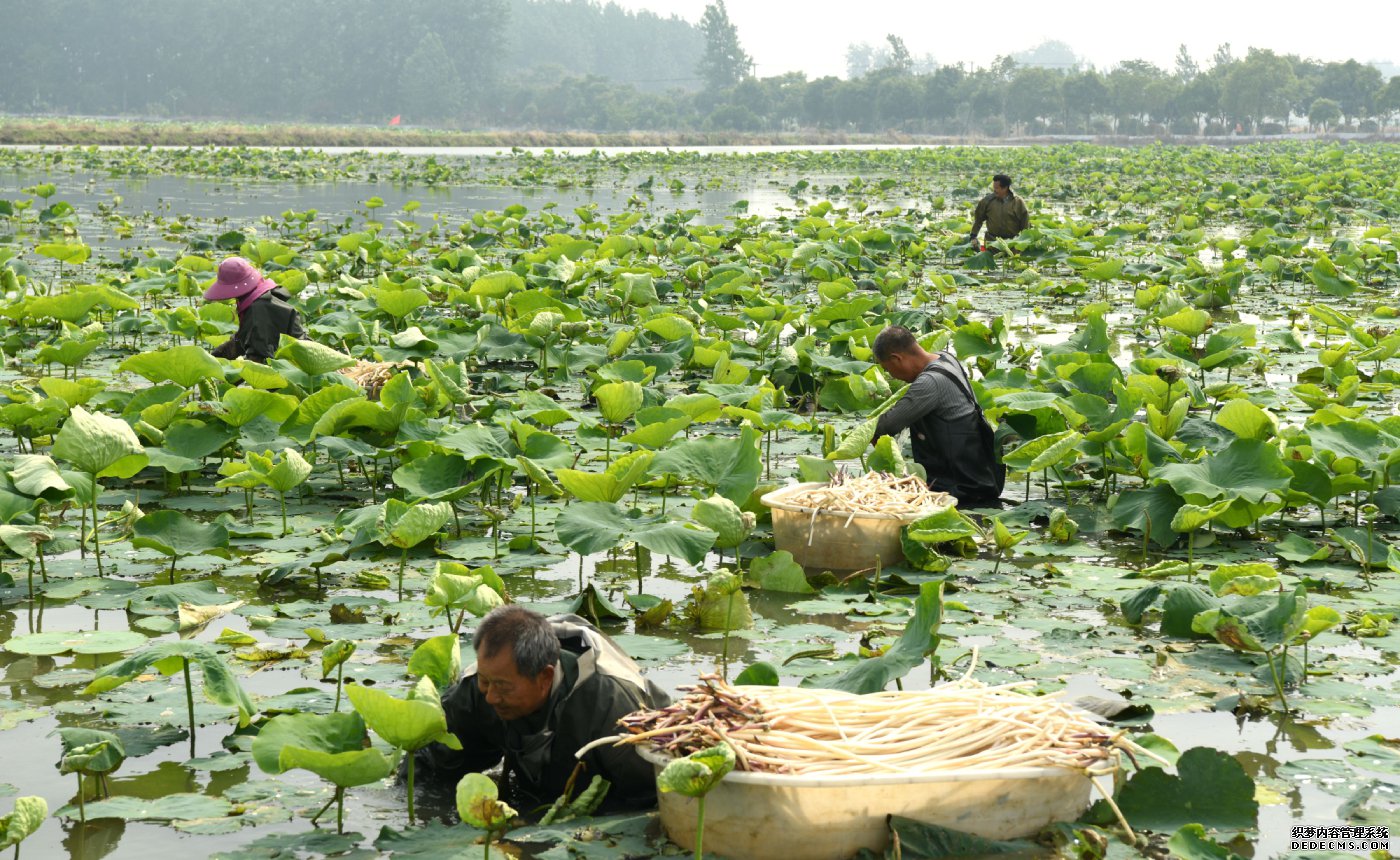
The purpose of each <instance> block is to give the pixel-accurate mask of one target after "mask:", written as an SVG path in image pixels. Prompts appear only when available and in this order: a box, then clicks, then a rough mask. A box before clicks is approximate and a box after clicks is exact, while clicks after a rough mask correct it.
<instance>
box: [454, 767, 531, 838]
mask: <svg viewBox="0 0 1400 860" xmlns="http://www.w3.org/2000/svg"><path fill="white" fill-rule="evenodd" d="M456 796H457V814H458V815H460V816H461V817H462V821H464V822H466V823H467V824H470V825H471V826H472V827H480V828H481V829H483V830H500V829H501V828H503V827H504V826H505V825H506V823H507V822H509V821H510V820H511V819H512V818H514V817H515V816H516V815H517V813H516V811H515V810H514V809H511V808H510V807H509V806H507V805H506V804H504V803H501V802H500V801H499V800H497V798H498V797H499V796H500V795H499V793H498V789H497V788H496V783H495V781H493V780H492V779H491V777H489V776H487V775H486V774H484V773H469V774H467V775H466V776H464V777H462V779H461V780H460V781H459V782H458V783H457V795H456Z"/></svg>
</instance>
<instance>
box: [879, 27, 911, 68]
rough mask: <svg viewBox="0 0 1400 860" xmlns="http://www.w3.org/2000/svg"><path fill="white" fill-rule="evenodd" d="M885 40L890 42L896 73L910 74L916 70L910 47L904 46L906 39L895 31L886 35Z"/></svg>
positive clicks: (892, 66) (890, 66)
mask: <svg viewBox="0 0 1400 860" xmlns="http://www.w3.org/2000/svg"><path fill="white" fill-rule="evenodd" d="M885 41H886V42H889V43H890V64H889V68H890V69H893V70H894V72H895V74H899V75H908V74H912V73H913V71H914V58H913V57H911V56H909V49H908V48H906V47H904V40H903V39H901V38H899V37H898V36H896V35H895V34H893V33H890V34H889V35H888V36H886V37H885Z"/></svg>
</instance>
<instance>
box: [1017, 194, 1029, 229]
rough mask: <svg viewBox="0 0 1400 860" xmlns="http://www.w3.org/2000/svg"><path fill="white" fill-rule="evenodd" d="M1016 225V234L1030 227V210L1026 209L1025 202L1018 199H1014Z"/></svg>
mask: <svg viewBox="0 0 1400 860" xmlns="http://www.w3.org/2000/svg"><path fill="white" fill-rule="evenodd" d="M1016 223H1017V227H1016V232H1017V233H1019V232H1021V231H1022V230H1024V229H1026V228H1027V227H1029V226H1031V213H1030V210H1028V209H1027V208H1026V201H1024V200H1022V199H1021V198H1020V197H1017V198H1016Z"/></svg>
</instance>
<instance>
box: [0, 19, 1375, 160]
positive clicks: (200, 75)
mask: <svg viewBox="0 0 1400 860" xmlns="http://www.w3.org/2000/svg"><path fill="white" fill-rule="evenodd" d="M385 8H386V7H384V6H383V4H380V3H374V2H370V0H241V2H239V3H227V2H223V0H182V2H181V3H178V4H177V3H170V2H164V0H124V2H122V3H120V4H118V3H110V2H107V0H0V13H3V18H4V20H5V21H6V27H4V28H0V111H6V112H12V113H55V114H71V115H98V116H140V117H153V116H154V117H164V116H169V117H178V118H191V119H220V120H240V121H247V122H258V121H304V122H349V123H371V124H382V123H384V122H386V121H387V120H388V118H389V117H392V116H401V117H402V119H403V122H404V123H405V124H409V125H419V126H435V127H442V128H455V129H515V128H519V129H541V130H550V131H562V130H585V131H599V132H618V131H629V130H641V131H697V130H698V131H707V130H713V131H742V132H775V131H798V130H805V129H812V130H822V131H838V132H874V133H880V132H891V131H893V132H902V133H909V134H946V135H958V136H968V135H977V136H987V137H998V136H1005V135H1027V134H1065V135H1079V134H1123V135H1129V134H1163V133H1172V134H1229V133H1232V132H1236V131H1240V132H1247V133H1277V132H1280V131H1283V130H1285V129H1286V128H1288V127H1289V126H1290V125H1291V126H1293V127H1297V126H1299V125H1306V126H1308V127H1311V128H1314V129H1318V130H1338V129H1346V130H1354V131H1361V132H1366V131H1375V130H1377V129H1378V128H1381V127H1383V126H1385V125H1386V124H1387V123H1388V122H1389V121H1390V120H1392V119H1393V118H1394V117H1395V116H1396V115H1397V114H1400V76H1397V77H1394V78H1391V79H1390V80H1389V81H1385V80H1383V79H1382V76H1381V73H1380V72H1379V70H1377V69H1376V68H1375V67H1373V66H1370V65H1366V64H1363V63H1359V62H1357V61H1355V60H1348V61H1346V62H1328V63H1324V62H1319V61H1315V60H1310V59H1307V58H1303V57H1299V56H1296V55H1284V54H1277V53H1275V52H1273V51H1271V50H1267V49H1258V48H1250V49H1249V50H1248V51H1247V52H1246V53H1245V54H1244V55H1243V56H1239V57H1237V56H1235V55H1234V54H1233V53H1232V52H1231V49H1230V47H1229V46H1228V45H1222V46H1221V48H1220V49H1218V50H1217V51H1216V53H1215V55H1214V56H1213V57H1211V58H1210V59H1209V60H1208V61H1206V62H1205V63H1202V64H1198V63H1197V62H1196V61H1195V60H1194V59H1193V58H1192V57H1191V56H1190V55H1189V54H1188V53H1187V52H1186V50H1185V49H1184V48H1183V49H1182V50H1181V51H1180V53H1179V54H1178V57H1177V60H1176V63H1175V64H1174V66H1173V67H1172V68H1161V67H1158V66H1156V65H1154V64H1152V63H1149V62H1146V61H1142V60H1129V61H1125V62H1122V63H1119V64H1117V65H1116V66H1113V67H1112V68H1109V69H1105V70H1099V69H1094V68H1080V67H1078V66H1075V65H1068V64H1056V65H1051V66H1048V67H1047V66H1046V65H1041V64H1038V63H1037V62H1035V59H1036V54H1035V52H1034V51H1032V52H1027V53H1023V54H1022V55H1017V56H1001V57H997V58H996V59H995V60H994V61H992V62H990V63H989V64H987V65H986V66H981V67H968V66H964V65H938V64H936V63H934V62H933V60H932V58H930V57H927V56H923V57H917V58H916V57H914V56H912V55H911V54H910V52H909V51H908V49H907V48H906V47H905V45H904V42H903V40H902V39H901V38H900V37H899V36H898V35H895V34H891V35H890V36H889V37H887V40H886V44H885V45H883V46H877V47H871V46H869V45H853V46H852V47H851V50H850V51H849V52H848V55H847V60H848V71H849V75H848V77H847V78H838V77H834V76H828V77H821V78H817V79H815V80H809V79H807V78H806V76H805V75H803V74H801V73H790V74H785V75H778V76H772V77H765V78H759V77H756V76H755V75H754V74H753V63H752V61H751V59H750V57H749V56H748V54H747V53H746V52H745V51H744V49H743V46H742V44H741V40H740V38H739V33H738V31H737V29H736V28H735V26H734V25H733V23H732V22H731V21H730V20H729V17H728V12H727V10H726V8H725V5H724V2H723V0H715V2H713V3H711V4H710V5H709V6H707V7H706V9H705V12H704V15H703V16H702V18H701V20H700V21H699V22H698V23H697V24H690V23H688V22H686V21H683V20H681V19H679V18H676V17H670V18H662V17H660V16H657V15H655V14H652V13H649V12H629V11H625V10H623V9H621V8H619V7H618V6H616V5H614V4H611V3H608V4H606V5H603V4H600V3H596V2H590V0H400V2H398V3H396V4H394V5H393V7H392V9H393V12H392V16H391V17H392V20H389V19H386V13H385ZM1018 60H1019V61H1018Z"/></svg>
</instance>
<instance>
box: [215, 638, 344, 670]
mask: <svg viewBox="0 0 1400 860" xmlns="http://www.w3.org/2000/svg"><path fill="white" fill-rule="evenodd" d="M221 638H222V637H221ZM246 644H249V645H251V644H253V643H251V642H248V643H246ZM356 647H358V646H356V644H355V640H353V639H337V640H335V641H334V642H331V643H329V644H328V645H326V647H324V648H322V649H321V677H322V678H328V677H330V674H331V670H332V669H334V668H335V667H336V666H339V665H340V664H341V663H344V662H345V661H346V660H349V659H350V655H352V654H354V653H355V649H356Z"/></svg>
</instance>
